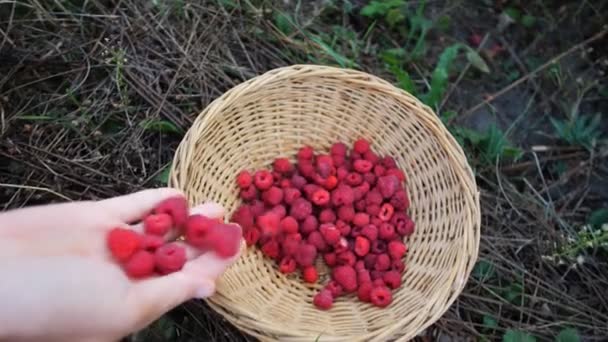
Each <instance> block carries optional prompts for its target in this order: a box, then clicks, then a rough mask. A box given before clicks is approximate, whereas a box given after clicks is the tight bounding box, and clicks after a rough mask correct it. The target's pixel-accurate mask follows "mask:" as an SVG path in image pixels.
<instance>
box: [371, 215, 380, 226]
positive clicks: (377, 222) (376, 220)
mask: <svg viewBox="0 0 608 342" xmlns="http://www.w3.org/2000/svg"><path fill="white" fill-rule="evenodd" d="M369 223H371V224H373V225H374V226H376V227H379V226H380V225H381V224H382V221H380V219H379V218H378V217H376V216H374V217H372V218H370V219H369Z"/></svg>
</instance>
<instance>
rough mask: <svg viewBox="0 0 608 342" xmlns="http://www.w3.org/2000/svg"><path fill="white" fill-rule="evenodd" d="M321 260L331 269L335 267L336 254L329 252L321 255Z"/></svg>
mask: <svg viewBox="0 0 608 342" xmlns="http://www.w3.org/2000/svg"><path fill="white" fill-rule="evenodd" d="M323 260H324V261H325V263H326V264H327V266H329V267H333V266H335V265H336V263H337V260H338V259H337V256H336V253H333V252H330V253H325V254H323Z"/></svg>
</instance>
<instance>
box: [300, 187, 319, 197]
mask: <svg viewBox="0 0 608 342" xmlns="http://www.w3.org/2000/svg"><path fill="white" fill-rule="evenodd" d="M319 189H321V187H319V186H318V185H316V184H306V185H304V186H303V187H302V191H303V192H304V194H305V195H306V198H307V199H309V200H311V199H312V195H314V193H315V192H316V191H317V190H319Z"/></svg>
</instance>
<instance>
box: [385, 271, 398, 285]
mask: <svg viewBox="0 0 608 342" xmlns="http://www.w3.org/2000/svg"><path fill="white" fill-rule="evenodd" d="M382 279H383V280H384V284H386V286H388V287H389V288H391V289H396V288H398V287H399V286H401V273H399V272H397V271H388V272H386V273H384V276H383V277H382Z"/></svg>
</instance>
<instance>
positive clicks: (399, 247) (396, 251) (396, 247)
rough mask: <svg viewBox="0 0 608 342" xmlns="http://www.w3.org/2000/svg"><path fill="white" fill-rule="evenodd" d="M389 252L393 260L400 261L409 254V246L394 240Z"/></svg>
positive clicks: (388, 248) (390, 244) (390, 243)
mask: <svg viewBox="0 0 608 342" xmlns="http://www.w3.org/2000/svg"><path fill="white" fill-rule="evenodd" d="M387 251H388V255H390V257H391V258H393V260H399V259H401V258H403V256H404V255H405V253H407V246H406V245H405V244H404V243H403V242H402V241H398V240H393V241H391V242H389V243H388V246H387Z"/></svg>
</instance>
